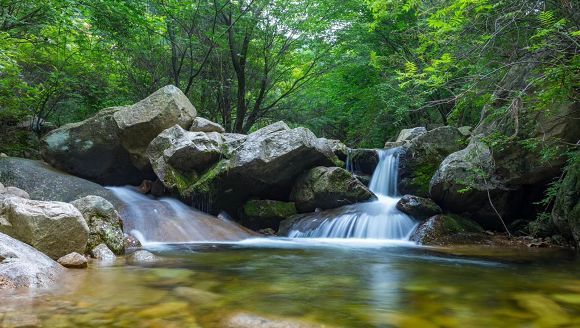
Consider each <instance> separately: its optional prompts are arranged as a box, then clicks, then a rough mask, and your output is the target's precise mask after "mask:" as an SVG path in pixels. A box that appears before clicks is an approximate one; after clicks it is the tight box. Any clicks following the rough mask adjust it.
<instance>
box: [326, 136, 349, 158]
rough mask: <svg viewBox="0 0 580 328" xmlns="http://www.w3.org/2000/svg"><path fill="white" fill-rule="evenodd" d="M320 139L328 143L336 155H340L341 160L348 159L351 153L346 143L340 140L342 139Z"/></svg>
mask: <svg viewBox="0 0 580 328" xmlns="http://www.w3.org/2000/svg"><path fill="white" fill-rule="evenodd" d="M320 141H321V142H324V143H327V144H328V146H329V147H330V149H332V152H333V153H334V155H336V157H338V159H340V160H341V161H346V159H347V157H348V153H349V148H348V147H347V146H346V145H345V144H343V143H342V142H340V140H334V139H326V138H320Z"/></svg>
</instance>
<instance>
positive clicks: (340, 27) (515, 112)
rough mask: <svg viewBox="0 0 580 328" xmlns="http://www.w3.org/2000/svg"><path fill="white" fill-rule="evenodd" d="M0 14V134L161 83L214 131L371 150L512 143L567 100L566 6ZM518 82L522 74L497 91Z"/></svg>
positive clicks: (69, 7)
mask: <svg viewBox="0 0 580 328" xmlns="http://www.w3.org/2000/svg"><path fill="white" fill-rule="evenodd" d="M0 8H1V9H0V10H1V12H0V51H1V52H0V67H1V75H0V99H1V100H0V101H1V103H0V121H1V122H2V125H3V126H7V125H11V124H12V125H14V124H17V123H16V122H18V123H20V122H22V121H23V120H25V119H27V118H28V119H30V120H31V122H30V126H31V128H32V129H33V130H40V128H41V125H42V124H43V122H52V123H53V124H57V125H61V124H64V123H68V122H73V121H78V120H81V119H84V118H86V117H88V116H90V115H92V114H94V113H95V112H97V111H99V110H100V109H102V108H105V107H109V106H114V105H121V104H127V103H132V102H135V101H136V100H138V99H142V98H144V97H145V96H147V95H149V94H150V93H152V92H153V91H155V90H157V89H158V88H160V87H162V86H164V85H167V84H173V85H175V86H177V87H179V88H180V89H181V90H183V92H184V93H185V94H186V95H187V96H188V97H189V98H190V99H191V100H192V103H193V104H195V106H196V107H197V109H198V111H199V112H200V113H201V114H202V115H204V116H205V117H208V118H209V119H211V120H213V121H216V122H219V123H221V124H222V125H223V126H224V127H225V128H226V130H228V131H235V132H248V131H251V130H252V129H256V128H257V127H261V126H264V125H266V124H268V123H271V122H275V121H277V120H280V119H283V120H285V121H287V122H289V123H295V124H300V125H306V126H308V127H309V128H310V129H312V130H313V131H314V132H315V133H317V134H320V135H323V136H326V137H329V138H336V139H341V140H344V141H346V143H347V144H349V145H352V146H355V145H356V146H365V147H377V146H380V145H382V143H384V142H385V141H386V140H388V139H389V138H392V137H393V136H394V135H395V134H396V133H397V132H398V130H399V129H400V128H402V127H409V126H419V125H431V126H437V125H447V124H453V125H458V126H460V125H471V126H476V125H477V124H478V123H480V121H481V120H482V119H483V118H486V117H494V118H495V117H498V116H502V117H504V119H505V121H509V122H510V124H511V129H512V130H513V131H511V132H513V135H514V136H516V137H522V138H524V139H525V137H526V136H525V134H526V129H525V127H524V126H520V125H523V124H519V122H522V120H518V117H519V116H522V115H524V114H525V113H526V112H532V111H546V112H547V111H549V109H550V108H552V107H553V106H554V103H562V102H566V101H577V99H578V98H577V97H578V94H577V91H578V74H579V72H578V60H579V59H578V56H577V53H578V47H579V45H578V42H579V37H580V32H579V30H578V28H579V24H580V18H579V17H580V16H579V15H580V14H579V10H578V8H577V3H575V2H574V1H570V0H554V1H547V0H534V1H529V0H501V1H490V0H433V1H420V0H365V1H359V0H347V1H343V0H340V1H339V0H325V1H316V2H311V1H293V0H244V1H229V0H225V1H224V0H212V1H195V0H184V1H178V0H150V1H138V0H130V1H120V0H96V1H80V0H43V1H37V0H31V1H19V0H2V2H1V5H0ZM514 69H519V70H520V71H521V72H520V76H519V77H514V76H513V75H514V74H511V75H509V74H508V72H513V70H514ZM522 74H528V75H530V76H533V78H531V79H528V80H526V81H527V82H526V83H521V82H520V83H518V82H517V81H516V82H513V81H512V82H508V83H506V82H505V81H506V78H507V79H509V78H511V79H518V78H520V77H521V75H522ZM33 117H34V118H36V119H35V120H32V119H31V118H33ZM511 134H512V133H510V134H509V135H508V137H509V136H510V135H511Z"/></svg>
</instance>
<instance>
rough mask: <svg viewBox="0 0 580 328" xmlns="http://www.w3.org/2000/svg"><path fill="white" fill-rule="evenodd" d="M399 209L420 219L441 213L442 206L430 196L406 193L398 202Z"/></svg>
mask: <svg viewBox="0 0 580 328" xmlns="http://www.w3.org/2000/svg"><path fill="white" fill-rule="evenodd" d="M397 209H398V210H399V211H401V212H403V213H406V214H409V215H410V216H412V217H414V218H415V219H418V220H425V219H427V218H430V217H432V216H434V215H437V214H441V212H442V211H441V207H439V205H437V204H436V203H435V202H434V201H433V200H431V199H429V198H423V197H418V196H413V195H405V196H403V197H401V199H399V201H398V202H397Z"/></svg>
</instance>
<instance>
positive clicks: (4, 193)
mask: <svg viewBox="0 0 580 328" xmlns="http://www.w3.org/2000/svg"><path fill="white" fill-rule="evenodd" d="M7 197H20V198H26V199H30V195H29V194H28V193H27V192H26V191H24V190H22V189H20V188H17V187H12V186H11V187H2V188H0V198H7Z"/></svg>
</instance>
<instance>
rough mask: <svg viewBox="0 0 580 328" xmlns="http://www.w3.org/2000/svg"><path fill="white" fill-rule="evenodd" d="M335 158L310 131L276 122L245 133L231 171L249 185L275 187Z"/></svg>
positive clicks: (332, 163)
mask: <svg viewBox="0 0 580 328" xmlns="http://www.w3.org/2000/svg"><path fill="white" fill-rule="evenodd" d="M336 159H337V158H336V156H335V155H334V153H332V149H330V147H329V145H328V144H327V143H324V142H321V141H320V140H319V139H318V138H316V136H315V135H314V134H313V133H312V132H311V131H310V130H308V129H305V128H295V129H287V126H286V125H285V124H284V123H282V122H278V123H274V124H272V125H269V126H267V127H265V128H262V129H260V130H258V131H256V132H254V133H252V134H250V135H249V136H248V138H247V139H246V141H245V142H244V143H243V144H242V145H241V146H240V148H238V149H237V151H236V154H235V156H234V157H233V158H232V161H231V164H230V171H231V173H232V174H233V175H237V176H239V177H240V178H241V179H242V180H244V181H247V182H248V183H247V186H248V187H249V188H252V187H254V186H256V184H258V185H267V186H276V185H283V184H287V183H289V182H291V181H292V180H293V179H294V178H296V176H298V175H299V174H300V173H301V172H303V171H304V170H305V169H307V168H310V167H312V166H315V165H328V166H333V165H334V163H335V162H336ZM252 182H254V183H252Z"/></svg>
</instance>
